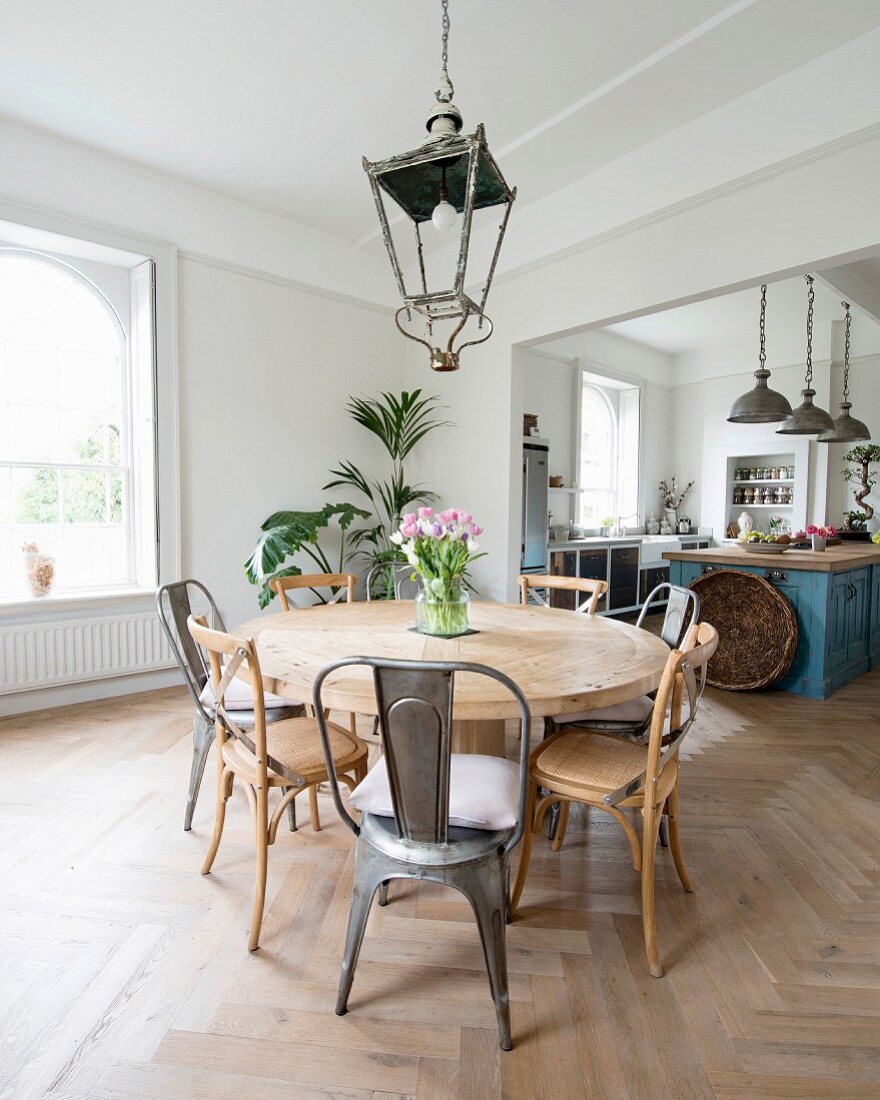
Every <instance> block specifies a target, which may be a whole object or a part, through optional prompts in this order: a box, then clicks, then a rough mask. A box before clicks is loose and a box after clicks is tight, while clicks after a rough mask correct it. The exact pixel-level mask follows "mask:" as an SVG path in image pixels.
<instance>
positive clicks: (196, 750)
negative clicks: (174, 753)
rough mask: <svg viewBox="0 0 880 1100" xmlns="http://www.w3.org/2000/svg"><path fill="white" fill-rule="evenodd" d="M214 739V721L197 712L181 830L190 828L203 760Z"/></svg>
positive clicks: (203, 764) (200, 781)
mask: <svg viewBox="0 0 880 1100" xmlns="http://www.w3.org/2000/svg"><path fill="white" fill-rule="evenodd" d="M213 740H214V723H213V722H206V721H205V719H204V718H203V717H202V716H201V715H200V714H197V715H196V716H195V718H193V756H192V768H191V769H190V773H189V791H188V792H187V796H186V812H185V813H184V815H183V831H184V832H186V833H188V832H189V831H190V829H191V828H192V819H193V813H194V812H195V808H196V800H197V799H198V797H199V787H201V785H202V776H203V775H204V774H205V761H206V760H207V759H208V750H209V749H210V748H211V742H212V741H213Z"/></svg>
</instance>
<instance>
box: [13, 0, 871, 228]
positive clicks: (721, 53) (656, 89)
mask: <svg viewBox="0 0 880 1100" xmlns="http://www.w3.org/2000/svg"><path fill="white" fill-rule="evenodd" d="M439 9H440V5H439V0H419V2H415V0H369V3H367V2H365V0H321V2H320V3H311V4H306V3H305V2H303V0H248V2H246V3H245V2H243V0H151V2H150V3H146V2H135V0H75V2H71V0H3V2H2V4H0V118H5V119H6V120H8V121H12V122H15V123H19V124H22V125H26V126H30V127H34V128H37V129H39V130H41V131H44V132H47V133H50V134H53V135H56V136H59V137H61V138H64V139H67V140H70V141H74V142H78V143H81V144H84V145H87V146H89V147H92V148H94V149H98V150H101V151H103V152H106V153H109V154H112V155H115V156H118V157H121V158H124V159H127V160H130V161H134V162H137V163H139V164H142V165H145V166H148V167H150V168H152V169H156V170H158V171H160V172H163V173H167V174H169V175H172V176H175V177H177V178H180V179H183V180H186V181H189V182H192V183H195V184H199V185H201V186H204V187H208V188H210V189H212V190H214V191H216V192H219V193H222V194H226V195H229V196H232V197H235V198H239V199H241V200H243V201H245V202H248V203H250V204H252V205H255V206H258V207H261V208H263V209H266V210H269V211H273V212H276V213H278V214H281V215H284V216H287V217H291V218H294V219H296V220H298V221H301V222H304V223H306V224H309V225H312V226H314V227H316V228H319V229H323V230H326V231H328V232H331V233H334V234H337V235H339V236H341V237H343V238H346V239H348V240H351V241H353V242H360V243H362V244H367V245H368V246H370V247H374V246H375V241H374V239H373V230H374V214H373V211H372V209H371V200H370V196H369V190H368V188H367V186H366V183H365V180H364V179H363V174H362V171H361V167H360V157H361V155H362V154H366V155H368V156H369V157H370V158H371V159H377V158H379V157H383V156H387V155H389V154H391V153H395V152H400V151H402V150H404V149H407V148H411V147H412V146H414V145H415V144H417V143H418V142H419V141H420V140H421V137H422V135H423V132H424V130H423V126H424V117H425V114H426V109H427V107H428V105H429V104H430V102H431V101H432V92H433V87H434V84H435V82H436V78H437V76H438V70H439V15H440V11H439ZM451 17H452V35H451V41H450V73H451V75H452V78H453V80H454V81H455V83H456V103H457V104H458V106H459V108H460V109H461V110H462V112H463V113H464V116H465V125H466V128H468V129H470V128H472V127H473V126H474V125H475V124H476V123H477V122H480V121H482V122H485V124H486V127H487V134H488V137H489V140H490V144H491V146H492V148H493V150H494V151H495V152H496V155H497V156H498V157H499V160H500V162H501V165H502V168H503V169H504V171H505V174H506V175H507V178H508V180H509V182H510V183H511V184H516V185H518V187H519V194H520V199H519V202H520V203H521V204H527V203H529V202H533V201H535V200H536V199H538V198H540V197H542V196H543V195H546V194H548V193H550V192H552V191H555V190H557V189H558V188H560V187H563V186H565V185H566V184H568V183H571V182H573V181H574V180H576V179H579V178H581V177H582V176H584V175H586V174H588V173H589V172H591V171H594V170H595V169H597V168H598V167H600V166H602V165H604V164H607V163H609V162H611V161H612V160H615V159H617V158H619V157H621V156H622V155H623V154H625V153H626V152H629V151H631V150H632V149H634V148H636V147H638V146H640V145H642V144H644V143H645V142H646V141H649V140H651V139H653V138H656V137H658V136H660V135H662V134H664V133H668V132H669V131H671V130H673V129H675V128H676V127H678V126H681V125H682V124H683V123H685V122H687V121H689V120H691V119H693V118H695V117H697V116H699V115H702V114H704V113H705V112H706V111H709V110H711V109H713V108H715V107H717V106H719V105H720V104H722V103H725V102H727V101H729V100H731V99H733V98H735V97H737V96H739V95H742V94H744V93H745V92H747V91H749V90H751V89H753V88H756V87H758V86H760V85H762V84H764V83H766V82H767V81H769V80H771V79H774V78H775V77H778V76H780V75H782V74H784V73H786V72H789V71H791V70H792V69H794V68H797V67H799V66H801V65H803V64H805V63H807V62H808V61H810V60H811V59H813V58H815V57H817V56H819V55H821V54H823V53H826V52H827V51H829V50H831V49H833V48H835V47H836V46H838V45H840V44H842V43H843V42H846V41H849V40H850V39H852V38H855V37H857V36H858V35H860V34H863V33H865V31H867V30H869V29H871V28H872V27H875V26H877V25H880V3H878V2H877V0H838V2H836V3H834V4H829V3H828V2H827V0H735V2H734V0H663V2H662V3H659V2H658V0H614V3H609V2H607V0H452V4H451Z"/></svg>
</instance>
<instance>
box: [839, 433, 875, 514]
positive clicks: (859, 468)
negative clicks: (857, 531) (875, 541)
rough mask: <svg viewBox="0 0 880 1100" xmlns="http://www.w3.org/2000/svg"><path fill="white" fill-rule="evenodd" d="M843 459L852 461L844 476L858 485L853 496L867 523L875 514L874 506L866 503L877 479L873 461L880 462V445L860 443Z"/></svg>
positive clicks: (851, 482)
mask: <svg viewBox="0 0 880 1100" xmlns="http://www.w3.org/2000/svg"><path fill="white" fill-rule="evenodd" d="M843 460H844V462H851V463H852V465H851V466H847V467H846V468H845V470H844V471H843V478H844V481H848V482H849V483H850V484H851V485H856V486H858V488H857V489H853V496H854V497H855V498H856V504H858V506H859V509H860V511H861V512H862V513H863V515H864V517H865V523H867V522H868V520H870V519H872V518H873V516H874V508H873V506H872V505H870V504H868V503H866V501H865V497H867V496H868V495H869V493H870V492H871V490H872V489H873V488H874V485H875V484H876V479H875V478H874V477H873V476H872V474H871V463H872V462H880V446H878V445H877V444H876V443H860V444H859V445H858V447H853V448H851V449H850V450H849V451H847V452H846V454H845V455H844V456H843Z"/></svg>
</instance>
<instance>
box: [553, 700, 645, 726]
mask: <svg viewBox="0 0 880 1100" xmlns="http://www.w3.org/2000/svg"><path fill="white" fill-rule="evenodd" d="M653 713H654V700H653V699H650V698H649V697H648V696H647V695H642V696H641V697H640V698H639V699H630V700H628V701H627V702H626V703H617V704H616V705H615V706H613V707H600V708H599V709H598V710H585V711H581V712H580V713H579V714H558V715H557V716H556V717H555V718H554V719H553V721H554V722H556V724H557V725H560V726H565V725H568V724H569V723H571V722H627V723H631V724H633V725H635V724H636V723H638V724H640V725H641V724H642V723H644V722H647V721H649V720H650V718H651V715H652V714H653Z"/></svg>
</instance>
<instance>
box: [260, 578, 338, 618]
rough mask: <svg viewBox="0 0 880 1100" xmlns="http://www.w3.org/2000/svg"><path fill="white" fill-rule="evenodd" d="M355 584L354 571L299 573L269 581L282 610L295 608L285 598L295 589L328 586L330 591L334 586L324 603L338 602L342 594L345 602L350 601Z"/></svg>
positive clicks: (315, 589) (315, 588)
mask: <svg viewBox="0 0 880 1100" xmlns="http://www.w3.org/2000/svg"><path fill="white" fill-rule="evenodd" d="M356 584H357V577H356V576H355V575H354V573H301V574H300V575H299V576H298V577H273V578H272V580H271V581H269V587H270V588H271V589H272V591H273V592H275V593H276V594H277V596H278V599H279V600H280V601H281V610H282V611H290V610H294V611H295V610H296V604H293V606H292V607H291V603H290V600H289V599H288V598H287V593H288V592H290V591H293V590H295V589H299V588H311V589H312V590H313V591H317V589H319V588H329V589H331V591H332V590H333V589H334V588H335V589H336V591H335V592H334V593H333V595H332V596H331V597H330V599H329V600H326V601H325V603H327V604H331V603H338V602H339V601H340V600H341V599H342V597H343V596H344V597H345V602H346V603H351V601H352V600H353V599H354V586H355V585H356Z"/></svg>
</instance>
